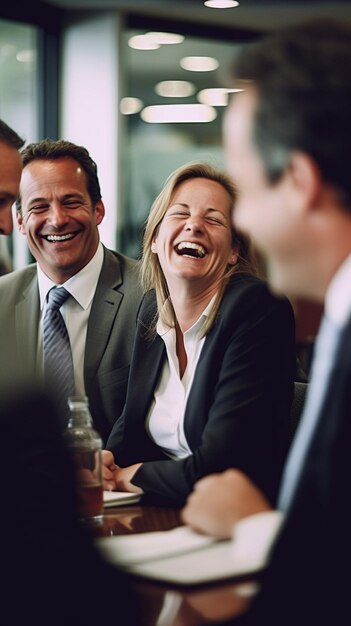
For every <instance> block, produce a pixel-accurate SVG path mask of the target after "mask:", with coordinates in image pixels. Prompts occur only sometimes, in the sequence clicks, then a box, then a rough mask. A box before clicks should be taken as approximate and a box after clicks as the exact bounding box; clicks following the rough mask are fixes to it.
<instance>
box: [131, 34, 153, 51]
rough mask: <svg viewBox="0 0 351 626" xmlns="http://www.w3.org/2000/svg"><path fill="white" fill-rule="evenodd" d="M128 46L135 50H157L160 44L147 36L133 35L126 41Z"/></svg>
mask: <svg viewBox="0 0 351 626" xmlns="http://www.w3.org/2000/svg"><path fill="white" fill-rule="evenodd" d="M128 46H130V47H131V48H134V49H135V50H157V49H158V48H159V47H160V44H159V43H157V42H156V41H155V40H154V39H152V37H150V36H149V35H134V37H131V38H130V39H129V40H128Z"/></svg>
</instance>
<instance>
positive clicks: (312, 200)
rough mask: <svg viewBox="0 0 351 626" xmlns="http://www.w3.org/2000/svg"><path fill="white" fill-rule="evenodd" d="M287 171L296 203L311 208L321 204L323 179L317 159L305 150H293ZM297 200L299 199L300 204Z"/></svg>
mask: <svg viewBox="0 0 351 626" xmlns="http://www.w3.org/2000/svg"><path fill="white" fill-rule="evenodd" d="M286 173H287V176H289V177H290V183H291V186H292V190H293V192H294V203H295V205H296V206H300V207H305V208H307V207H308V208H309V209H313V208H314V207H317V206H319V204H320V199H321V193H322V191H323V180H322V176H321V173H320V170H319V167H318V165H317V163H316V162H315V160H314V159H313V158H312V157H311V156H310V155H308V154H306V153H305V152H300V151H295V152H292V154H291V157H290V162H289V165H288V168H287V172H286ZM296 200H299V203H298V205H297V204H296Z"/></svg>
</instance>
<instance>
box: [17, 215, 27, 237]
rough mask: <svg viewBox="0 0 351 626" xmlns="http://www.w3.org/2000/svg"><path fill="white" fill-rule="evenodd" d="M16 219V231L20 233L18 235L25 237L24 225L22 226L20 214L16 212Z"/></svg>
mask: <svg viewBox="0 0 351 626" xmlns="http://www.w3.org/2000/svg"><path fill="white" fill-rule="evenodd" d="M16 219H17V226H18V230H19V231H20V233H22V235H25V234H26V231H25V228H24V224H23V217H22V213H20V211H17V212H16Z"/></svg>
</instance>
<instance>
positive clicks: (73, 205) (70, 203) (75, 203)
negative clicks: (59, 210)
mask: <svg viewBox="0 0 351 626" xmlns="http://www.w3.org/2000/svg"><path fill="white" fill-rule="evenodd" d="M81 204H82V203H81V202H79V201H78V200H68V201H67V202H65V203H64V205H63V206H65V207H68V208H69V209H77V208H78V207H80V206H81Z"/></svg>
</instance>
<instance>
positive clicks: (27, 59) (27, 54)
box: [16, 50, 35, 63]
mask: <svg viewBox="0 0 351 626" xmlns="http://www.w3.org/2000/svg"><path fill="white" fill-rule="evenodd" d="M34 57H35V52H34V50H20V52H17V54H16V59H17V61H19V62H20V63H31V62H32V61H33V60H34Z"/></svg>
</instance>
